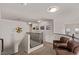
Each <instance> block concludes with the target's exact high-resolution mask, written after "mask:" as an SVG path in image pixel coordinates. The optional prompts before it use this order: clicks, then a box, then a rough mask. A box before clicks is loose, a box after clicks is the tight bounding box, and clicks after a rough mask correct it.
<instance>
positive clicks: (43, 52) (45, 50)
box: [15, 42, 56, 55]
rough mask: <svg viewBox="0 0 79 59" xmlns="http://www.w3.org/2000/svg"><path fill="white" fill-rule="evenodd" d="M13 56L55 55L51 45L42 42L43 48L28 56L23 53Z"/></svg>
mask: <svg viewBox="0 0 79 59" xmlns="http://www.w3.org/2000/svg"><path fill="white" fill-rule="evenodd" d="M15 55H56V53H55V50H53V45H52V44H50V43H47V42H44V47H42V48H40V49H37V50H35V51H33V52H32V53H30V54H27V52H25V51H20V52H18V53H16V54H15Z"/></svg>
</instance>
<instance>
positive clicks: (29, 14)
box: [0, 3, 79, 20]
mask: <svg viewBox="0 0 79 59" xmlns="http://www.w3.org/2000/svg"><path fill="white" fill-rule="evenodd" d="M50 6H57V7H59V10H58V11H57V12H56V13H49V12H47V8H49V7H50ZM0 9H1V15H2V16H1V17H2V18H6V19H16V20H39V19H70V20H73V19H77V18H78V17H79V4H78V3H72V4H71V3H70V4H68V3H28V4H27V6H24V5H22V4H20V3H19V4H18V3H16V4H15V3H12V4H11V3H3V4H0Z"/></svg>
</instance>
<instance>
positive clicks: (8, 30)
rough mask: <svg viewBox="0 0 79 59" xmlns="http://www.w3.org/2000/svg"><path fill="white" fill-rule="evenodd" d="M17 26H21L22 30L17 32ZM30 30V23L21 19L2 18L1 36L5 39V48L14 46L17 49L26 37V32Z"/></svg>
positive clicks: (0, 24)
mask: <svg viewBox="0 0 79 59" xmlns="http://www.w3.org/2000/svg"><path fill="white" fill-rule="evenodd" d="M16 27H21V28H22V30H23V31H22V32H21V33H17V32H16ZM28 31H29V28H28V24H27V23H26V22H21V21H12V20H5V19H1V20H0V37H1V38H3V39H4V48H5V49H6V48H8V47H11V46H13V45H14V44H15V45H14V47H15V49H16V47H17V46H18V44H20V43H19V42H21V40H22V39H23V38H24V36H25V34H26V32H28Z"/></svg>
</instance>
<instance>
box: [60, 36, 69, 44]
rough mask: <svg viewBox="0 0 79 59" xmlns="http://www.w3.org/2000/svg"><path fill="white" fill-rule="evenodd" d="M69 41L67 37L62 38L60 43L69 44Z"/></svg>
mask: <svg viewBox="0 0 79 59" xmlns="http://www.w3.org/2000/svg"><path fill="white" fill-rule="evenodd" d="M68 40H69V38H67V37H60V41H61V42H62V43H67V42H68Z"/></svg>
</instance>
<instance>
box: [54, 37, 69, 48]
mask: <svg viewBox="0 0 79 59" xmlns="http://www.w3.org/2000/svg"><path fill="white" fill-rule="evenodd" d="M68 40H69V38H66V37H60V40H53V49H55V48H67V43H68Z"/></svg>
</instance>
